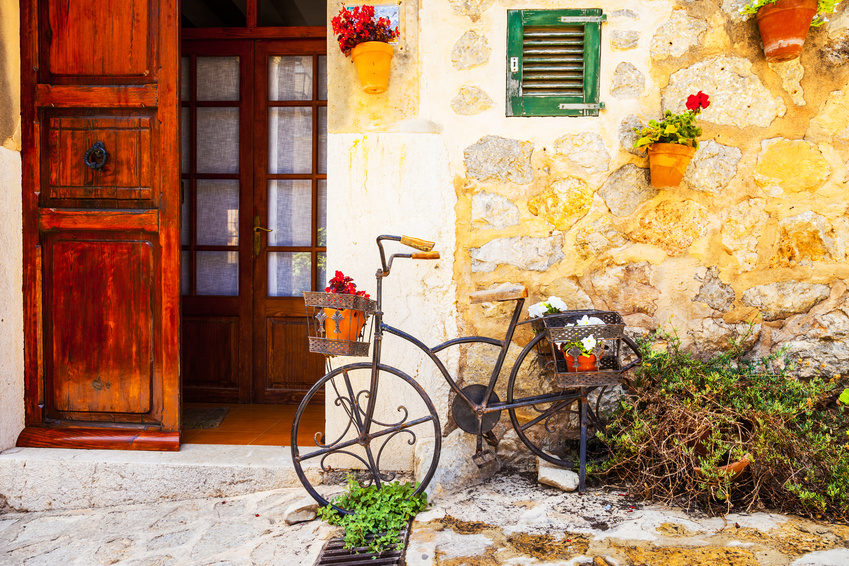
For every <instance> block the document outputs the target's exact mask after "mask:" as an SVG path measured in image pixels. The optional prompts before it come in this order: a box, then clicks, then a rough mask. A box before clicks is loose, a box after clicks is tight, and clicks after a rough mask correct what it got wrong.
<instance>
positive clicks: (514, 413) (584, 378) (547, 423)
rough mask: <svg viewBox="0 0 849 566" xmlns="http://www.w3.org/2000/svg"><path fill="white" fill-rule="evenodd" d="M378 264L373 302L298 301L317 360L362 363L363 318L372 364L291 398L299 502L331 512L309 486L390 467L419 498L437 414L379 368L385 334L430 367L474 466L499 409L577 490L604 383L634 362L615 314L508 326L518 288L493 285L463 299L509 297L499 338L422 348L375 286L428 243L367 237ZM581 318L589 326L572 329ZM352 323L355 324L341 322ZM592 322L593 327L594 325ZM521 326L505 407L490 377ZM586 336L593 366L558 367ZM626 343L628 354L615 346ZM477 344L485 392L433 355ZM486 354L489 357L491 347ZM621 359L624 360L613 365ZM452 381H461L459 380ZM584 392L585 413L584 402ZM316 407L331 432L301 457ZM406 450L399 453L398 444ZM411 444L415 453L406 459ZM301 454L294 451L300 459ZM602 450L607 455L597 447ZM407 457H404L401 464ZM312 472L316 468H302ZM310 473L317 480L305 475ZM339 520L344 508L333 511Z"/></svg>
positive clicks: (585, 313)
mask: <svg viewBox="0 0 849 566" xmlns="http://www.w3.org/2000/svg"><path fill="white" fill-rule="evenodd" d="M387 241H394V242H400V243H401V244H403V245H406V246H409V247H412V248H414V249H417V250H420V252H417V253H406V254H404V253H396V254H393V255H391V256H390V257H389V259H388V261H387V259H386V254H385V252H384V247H383V245H384V242H387ZM377 245H378V249H379V251H380V262H381V267H380V268H379V269H378V270H377V274H376V277H377V292H376V301H375V300H370V299H367V298H365V297H361V296H355V295H342V294H332V293H308V292H307V293H304V299H305V303H306V306H307V310H308V314H309V315H310V317H309V318H310V339H309V340H310V350H311V351H313V352H318V353H322V354H326V355H328V356H338V355H342V356H345V355H347V356H365V355H367V354H368V348H369V340H368V339H365V340H363V338H364V337H365V336H366V335H367V331H366V329H365V326H363V324H362V322H363V321H364V320H365V319H366V318H367V317H368V316H369V315H372V316H373V319H374V320H373V325H372V328H373V334H374V336H373V348H372V357H371V362H361V363H353V364H347V365H343V366H341V367H338V368H336V369H332V368H330V361H329V358H328V367H329V368H330V369H331V371H329V373H327V374H326V375H325V376H323V377H322V378H321V379H320V380H319V381H318V382H317V383H316V384H315V385H314V386H313V387H312V388H311V389H310V390H309V392H307V394H306V396H305V397H304V399H303V400H302V401H301V404H300V406H299V407H298V410H297V412H296V413H295V418H294V422H293V425H292V443H291V448H292V461H293V463H294V467H295V471H296V473H297V475H298V477H299V478H300V480H301V482H302V483H303V485H304V487H305V488H306V490H307V491H308V492H309V493H310V495H311V496H312V497H313V498H314V499H315V500H316V501H318V502H319V504H321V505H330V504H331V503H330V502H329V501H328V500H327V499H325V498H324V497H323V496H322V495H320V494H319V492H318V491H317V490H316V489H315V487H314V484H315V485H318V484H319V483H322V482H323V481H324V478H323V476H325V475H328V474H331V473H334V472H337V471H345V470H354V471H356V473H357V477H358V480H359V481H360V482H361V483H363V484H370V483H375V484H376V485H377V486H378V487H379V486H380V485H381V484H382V483H383V482H388V481H392V480H393V479H395V478H396V472H395V471H396V470H403V469H407V470H409V469H411V468H413V467H414V468H415V470H416V476H417V477H419V478H421V479H420V484H419V486H418V488H417V489H416V491H415V493H416V494H418V493H421V492H422V491H424V489H425V488H426V487H427V485H428V484H429V483H430V480H431V478H432V477H433V475H434V473H435V471H436V468H437V465H438V462H439V455H440V451H441V444H442V434H441V433H442V431H441V426H440V421H439V417H438V415H437V412H436V409H435V408H434V405H433V403H432V402H431V399H430V397H429V396H428V394H427V393H426V392H425V390H424V389H423V388H422V387H421V386H420V385H419V383H418V382H416V380H415V379H413V378H412V377H410V375H408V374H407V373H405V372H404V371H402V370H400V369H398V368H395V367H392V366H389V365H386V364H383V363H381V350H382V345H383V339H384V336H385V335H386V334H391V335H394V336H397V337H398V338H400V339H402V340H405V341H407V342H409V343H411V344H413V345H414V346H416V347H417V348H418V349H420V350H421V351H422V352H424V353H425V355H426V356H427V357H428V358H429V359H430V360H431V361H432V362H433V364H434V365H435V367H436V368H437V369H438V370H439V372H440V373H441V374H442V376H443V378H444V379H445V381H446V382H447V383H448V385H449V386H450V388H451V390H452V391H453V392H454V393H455V398H454V401H453V403H452V406H451V413H452V417H453V419H454V421H455V422H456V424H457V426H458V427H459V428H461V429H462V430H464V431H466V432H468V433H471V434H474V435H476V437H477V444H476V449H477V450H476V453H475V455H474V456H473V460H474V461H475V463H476V464H477V465H478V466H482V465H484V464H485V463H486V462H487V461H489V460H490V459H492V458H494V457H495V455H494V453H493V452H492V450H491V448H490V445H495V444H496V443H497V439H496V437H495V435H494V434H493V432H492V431H493V428H494V427H495V425H496V424H497V423H498V421H499V419H500V416H501V412H502V411H507V413H508V415H509V417H510V422H511V424H512V427H513V429H514V430H515V431H516V434H517V435H518V437H519V439H520V440H521V441H522V442H523V443H524V444H525V445H526V446H527V447H528V448H529V449H530V451H531V452H532V453H533V454H535V455H536V456H538V457H540V458H542V459H543V460H546V461H548V462H551V463H552V464H555V465H558V466H562V467H567V468H573V467H575V466H576V464H578V466H577V467H578V468H579V473H580V486H579V489H580V490H581V491H583V490H584V488H585V467H586V460H587V441H588V433H589V431H590V430H591V429H597V430H598V429H603V426H604V423H603V419H602V418H601V415H600V414H599V407H598V403H599V402H600V401H601V398H602V393H603V391H604V390H605V388H606V387H609V386H612V385H615V384H617V383H619V382H620V379H621V376H622V373H623V372H624V371H626V370H628V369H630V368H632V367H634V366H635V365H637V364H639V363H640V361H641V358H640V356H639V351H638V348H637V345H636V344H635V343H634V342H633V341H632V340H631V339H630V338H628V337H627V336H625V334H624V332H623V331H624V324H623V322H622V319H621V317H620V316H619V315H618V314H617V313H615V312H607V311H596V310H582V311H569V312H565V313H558V314H554V315H547V316H545V317H542V318H534V319H530V320H526V321H524V322H519V317H520V314H521V311H522V306H523V305H524V302H525V297H527V290H526V289H525V287H524V286H521V285H503V286H501V287H499V288H497V289H493V290H486V291H480V292H477V293H473V294H472V295H471V297H470V298H471V302H472V303H483V302H495V301H510V300H514V301H516V304H515V307H514V309H513V314H512V317H511V320H510V323H509V325H508V327H507V331H506V335H505V337H504V339H503V340H498V339H495V338H488V337H484V336H466V337H461V338H455V339H453V340H448V341H447V342H443V343H442V344H439V345H437V346H434V347H432V348H429V347H428V346H426V345H425V344H424V343H423V342H421V341H420V340H419V339H417V338H416V337H414V336H412V335H410V334H407V333H406V332H403V331H401V330H399V329H397V328H394V327H392V326H389V325H388V324H385V323H384V322H383V310H382V304H383V294H382V291H383V285H382V284H383V280H384V279H385V278H386V277H388V276H389V274H390V272H391V269H392V263H393V261H394V260H395V259H401V258H412V259H427V260H434V259H439V252H433V251H431V250H432V249H433V245H434V244H433V242H428V241H425V240H419V239H417V238H410V237H407V236H388V235H383V236H379V237H378V238H377ZM587 320H594V321H596V324H595V325H582V324H581V322H582V321H583V322H586V321H587ZM349 322H354V324H350V325H349V324H348V323H349ZM599 322H602V323H603V324H599ZM529 323H531V324H532V328H533V330H534V334H535V336H534V337H533V339H532V340H531V341H530V342H529V343H528V344H527V346H525V347H524V348H523V349H522V350H521V352H520V353H519V354H518V357H516V360H515V362H514V363H513V366H512V368H511V370H510V374H509V379H508V382H507V387H506V400H504V401H502V400H501V399H500V398H499V396H498V394H497V393H496V385H497V382H498V378H499V375H500V373H501V369H502V367H503V366H504V364H505V360H506V359H507V357H508V351H509V350H510V345H511V342H512V339H513V334H514V332H515V330H516V328H517V326H519V325H522V324H529ZM588 336H592V337H593V341H594V342H595V348H594V353H596V354H598V365H597V367H596V368H594V370H593V371H578V370H577V367H570V366H569V362H568V360H571V359H573V358H572V354H574V359H577V355H578V351H577V349H575V348H574V346H575V345H576V344H577V343H578V342H580V341H581V340H583V339H585V338H587V337H588ZM623 344H625V345H627V346H628V347H629V348H630V350H631V353H630V354H629V353H628V352H627V350H626V349H625V348H623V347H622V345H623ZM460 346H464V347H465V346H471V347H474V346H484V347H487V348H488V349H489V350H491V352H490V354H492V355H493V357H495V362H494V364H492V370H491V373H490V376H489V380H488V382H487V383H486V385H484V384H480V383H477V384H469V385H463V386H461V385H460V384H459V383H458V380H459V379H455V378H454V377H452V375H451V374H450V372H449V371H448V369H447V368H446V365H445V363H443V361H442V360H441V359H440V358H439V357H438V356H437V354H439V353H440V352H444V351H446V350H447V349H448V348H452V347H460ZM493 348H497V351H492V350H493ZM626 356H631V357H632V358H633V359H631V360H630V361H629V362H628V363H627V364H626V363H624V362H623V360H624V359H625V357H626ZM460 377H462V376H460ZM591 392H593V394H594V396H595V398H596V402H595V408H593V407H592V406H591V404H590V393H591ZM322 400H324V401H325V409H326V411H328V412H332V411H337V412H338V415H336V418H328V420H327V422H328V425H331V424H333V423H335V425H336V428H335V429H334V430H333V431H327V432H326V434H325V435H321V434H316V435H315V439H314V441H315V447H314V449H312V448H310V449H309V450H308V451H307V450H306V449H304V447H299V446H298V442H297V440H298V431H299V429H300V428H301V418H302V417H303V414H304V410H305V408H306V407H307V406H308V405H310V404H311V403H315V402H320V401H322ZM575 424H577V425H579V428H580V447H579V457H578V458H575V457H574V455H573V454H572V452H573V451H570V449H569V448H568V447H567V446H566V444H567V439H566V437H565V435H564V434H563V433H564V431H565V430H567V429H573V430H574V428H575ZM405 445H406V446H405ZM410 446H415V449H414V456H412V455H411V453H413V452H412V451H411V450H410V448H409V447H410ZM302 449H304V453H302ZM607 450H609V447H607ZM411 459H414V461H412V462H411ZM311 462H317V463H318V464H319V468H318V470H316V469H315V467H312V469H310V468H311V467H310V466H308V465H307V464H309V463H311ZM316 472H317V473H316ZM333 507H335V508H336V509H337V510H339V511H340V512H343V513H344V512H349V510H347V509H342V508H339V507H337V506H336V505H333Z"/></svg>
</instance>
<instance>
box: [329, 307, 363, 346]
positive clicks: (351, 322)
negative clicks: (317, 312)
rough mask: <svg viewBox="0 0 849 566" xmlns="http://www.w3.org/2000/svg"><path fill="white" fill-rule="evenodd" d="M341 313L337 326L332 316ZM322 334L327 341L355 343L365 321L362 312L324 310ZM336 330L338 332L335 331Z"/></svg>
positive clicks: (353, 310)
mask: <svg viewBox="0 0 849 566" xmlns="http://www.w3.org/2000/svg"><path fill="white" fill-rule="evenodd" d="M337 311H338V312H340V313H342V320H340V321H339V324H338V326H337V324H336V321H335V320H334V319H333V315H335V314H336V312H337ZM324 315H325V316H326V317H327V318H326V319H325V320H324V332H325V333H326V335H327V339H328V340H350V341H354V342H355V341H356V340H357V339H358V338H359V336H360V331H362V329H363V324H365V322H366V319H365V315H364V314H363V312H362V311H358V310H355V309H324ZM337 329H338V330H337Z"/></svg>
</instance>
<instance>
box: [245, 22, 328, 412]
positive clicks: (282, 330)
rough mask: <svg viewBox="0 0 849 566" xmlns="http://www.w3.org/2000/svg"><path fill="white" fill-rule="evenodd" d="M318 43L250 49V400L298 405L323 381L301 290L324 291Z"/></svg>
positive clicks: (323, 60) (323, 86)
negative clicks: (253, 236) (254, 227)
mask: <svg viewBox="0 0 849 566" xmlns="http://www.w3.org/2000/svg"><path fill="white" fill-rule="evenodd" d="M325 52H326V42H325V40H324V39H323V38H322V39H320V40H318V39H314V40H300V41H264V42H258V44H257V47H256V70H257V80H256V85H257V89H256V94H255V98H254V99H255V115H254V124H257V125H261V128H262V131H258V132H257V134H256V136H255V145H256V147H257V149H258V151H256V165H255V168H254V169H255V171H257V175H258V178H257V179H256V188H255V192H254V195H255V196H254V198H255V201H254V202H255V204H254V207H255V210H256V214H255V218H254V220H255V222H258V223H260V224H261V225H262V226H263V227H266V228H268V229H270V230H273V231H271V232H264V231H262V232H261V233H260V234H259V237H260V239H259V243H260V246H259V248H258V249H257V250H256V253H255V254H254V271H253V273H254V311H253V313H254V328H253V332H254V366H253V367H254V376H253V383H254V398H255V399H256V400H257V402H264V403H281V402H282V403H298V402H300V400H301V398H302V397H303V396H304V394H305V393H306V392H307V391H308V390H309V388H310V387H312V385H313V384H314V383H315V382H316V381H317V380H318V379H319V378H320V377H321V376H322V375H323V374H324V357H323V356H321V355H319V354H311V353H310V352H309V350H308V348H307V320H306V317H305V308H304V300H303V295H302V292H303V291H310V290H324V287H325V286H326V285H327V268H326V257H327V253H326V249H327V248H326V245H327V241H326V233H327V230H326V227H327V57H326V56H325Z"/></svg>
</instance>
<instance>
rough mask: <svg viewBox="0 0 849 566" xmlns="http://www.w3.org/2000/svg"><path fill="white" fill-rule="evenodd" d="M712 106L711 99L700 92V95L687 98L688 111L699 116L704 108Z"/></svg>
mask: <svg viewBox="0 0 849 566" xmlns="http://www.w3.org/2000/svg"><path fill="white" fill-rule="evenodd" d="M708 106H710V98H709V97H708V95H706V94H705V93H703V92H702V91H699V92H698V94H691V95H690V96H688V97H687V110H692V111H693V112H695V113H696V114H698V113H699V112H700V111H701V109H702V108H707V107H708Z"/></svg>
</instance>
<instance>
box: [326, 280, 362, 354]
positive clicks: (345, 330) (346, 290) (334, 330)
mask: <svg viewBox="0 0 849 566" xmlns="http://www.w3.org/2000/svg"><path fill="white" fill-rule="evenodd" d="M324 291H325V293H339V294H342V295H354V296H357V297H363V298H365V299H368V298H369V294H368V293H366V292H365V291H357V285H356V284H355V283H354V279H353V277H347V276H346V275H345V274H344V273H342V272H341V271H337V272H336V275H335V277H333V279H331V280H330V281H329V283H328V286H327V287H326V288H325V289H324ZM324 315H325V316H326V317H327V318H326V319H325V320H324V331H325V332H326V335H327V339H328V340H356V339H357V338H358V337H359V336H360V332H362V329H363V325H364V324H365V321H366V319H365V317H366V314H365V312H364V311H363V310H358V309H335V308H325V309H324Z"/></svg>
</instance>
